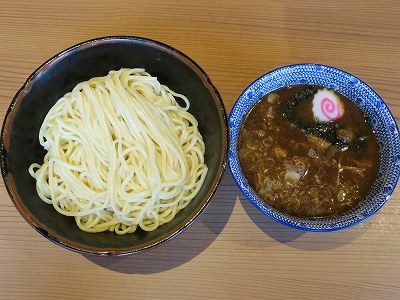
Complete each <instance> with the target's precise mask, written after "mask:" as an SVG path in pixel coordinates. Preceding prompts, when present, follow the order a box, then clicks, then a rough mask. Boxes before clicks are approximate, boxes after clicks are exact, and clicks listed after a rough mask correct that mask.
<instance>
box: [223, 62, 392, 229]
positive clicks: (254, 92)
mask: <svg viewBox="0 0 400 300" xmlns="http://www.w3.org/2000/svg"><path fill="white" fill-rule="evenodd" d="M295 84H314V85H319V86H324V87H328V88H331V89H333V90H335V91H337V92H338V93H340V94H342V95H344V96H346V97H347V98H349V99H350V100H352V101H353V102H354V103H356V104H357V105H358V106H359V107H360V108H361V109H362V110H363V111H364V113H365V114H366V115H367V116H368V117H369V118H370V119H371V124H372V126H373V128H374V130H375V133H376V136H377V139H378V142H379V146H380V150H379V155H380V166H379V172H378V176H377V179H376V180H375V182H374V184H373V186H372V187H371V190H370V192H369V194H368V195H367V197H366V199H364V200H363V201H361V202H360V203H359V205H358V206H356V207H355V208H353V209H351V210H350V211H348V212H346V213H345V214H343V215H340V216H333V217H327V218H322V219H303V218H298V217H293V216H288V215H286V214H284V213H281V212H279V211H278V210H276V209H275V208H273V207H271V206H270V205H268V204H267V203H265V202H264V201H263V200H262V199H260V198H259V197H258V196H257V195H256V193H255V192H254V191H253V190H252V188H251V187H250V186H249V184H248V183H247V180H246V178H245V177H244V175H243V173H242V170H241V168H240V164H239V158H238V151H237V145H238V137H239V132H240V128H241V125H242V122H243V121H244V119H245V117H246V115H247V113H248V112H249V111H250V109H251V108H252V107H253V106H254V105H255V104H256V103H257V102H258V101H259V100H260V98H261V97H262V96H264V95H266V94H268V93H270V92H272V91H274V90H276V89H279V88H281V87H284V86H286V85H295ZM229 129H230V133H229V134H230V142H229V143H230V150H229V166H230V169H231V172H232V175H233V177H234V179H235V180H236V183H237V185H238V186H239V188H240V189H241V191H242V192H243V194H244V195H245V196H246V198H247V199H248V200H250V202H251V203H252V204H253V205H254V206H255V207H256V208H258V209H259V210H260V211H262V212H263V213H264V214H266V215H267V216H269V217H271V218H272V219H274V220H276V221H278V222H280V223H282V224H285V225H288V226H290V227H294V228H297V229H302V230H308V231H333V230H339V229H344V228H347V227H350V226H354V225H356V224H359V223H361V222H363V221H365V220H366V219H368V218H369V217H371V216H372V215H373V214H374V213H376V212H377V211H378V210H379V209H380V208H381V207H382V206H383V205H384V204H385V203H386V201H387V200H388V199H389V197H390V195H391V194H392V193H393V190H394V188H395V187H396V184H397V181H398V179H399V174H400V137H399V136H400V134H399V129H398V127H397V124H396V121H395V119H394V117H393V115H392V113H391V112H390V110H389V108H388V107H387V105H386V104H385V102H384V101H383V100H382V99H381V98H380V97H379V95H378V94H377V93H376V92H375V91H374V90H373V89H372V88H370V87H369V86H368V85H367V84H365V83H364V82H363V81H361V80H360V79H358V78H357V77H355V76H353V75H351V74H349V73H347V72H344V71H342V70H339V69H336V68H333V67H329V66H324V65H318V64H297V65H290V66H286V67H282V68H279V69H276V70H273V71H271V72H269V73H267V74H265V75H263V76H261V77H260V78H258V79H257V80H256V81H254V82H253V83H252V84H250V86H249V87H247V88H246V89H245V90H244V92H243V93H242V94H241V95H240V96H239V98H238V99H237V101H236V103H235V105H234V106H233V108H232V110H231V113H230V116H229Z"/></svg>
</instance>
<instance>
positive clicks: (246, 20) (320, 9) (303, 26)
mask: <svg viewBox="0 0 400 300" xmlns="http://www.w3.org/2000/svg"><path fill="white" fill-rule="evenodd" d="M399 15H400V4H399V2H398V1H396V0H382V1H370V0H365V1H342V0H338V1H332V0H329V1H317V0H304V1H295V0H288V1H276V0H248V1H236V0H221V1H210V0H207V1H197V2H196V1H191V2H189V1H183V0H171V1H159V0H156V1H146V0H137V1H128V0H114V1H105V0H96V1H94V0H79V1H78V0H70V1H60V0H56V1H49V0H37V1H27V0H20V1H11V0H0V28H1V30H0V115H1V117H2V118H4V115H5V112H6V110H7V108H8V105H9V103H10V101H11V99H12V98H13V96H14V95H15V93H16V92H17V91H18V89H19V88H20V86H21V85H22V84H23V83H24V81H25V80H26V78H27V77H28V76H29V75H30V74H31V73H32V72H33V71H34V70H35V69H36V68H37V67H39V66H40V64H42V63H43V62H44V61H45V60H47V59H48V58H50V57H51V56H52V55H54V54H56V53H58V52H60V51H62V50H63V49H65V48H67V47H70V46H72V45H74V44H76V43H79V42H81V41H84V40H87V39H91V38H94V37H100V36H108V35H134V36H142V37H147V38H151V39H155V40H159V41H161V42H164V43H167V44H169V45H171V46H173V47H175V48H177V49H179V50H181V51H182V52H184V53H186V54H187V55H188V56H190V57H191V58H193V59H194V60H195V61H196V62H197V63H198V64H199V65H200V66H201V67H202V68H203V69H204V70H205V71H206V72H207V73H208V75H209V76H210V78H211V80H212V81H213V83H214V84H215V85H216V86H217V88H218V89H219V91H220V93H221V95H222V97H223V99H224V102H225V105H226V107H227V110H228V112H229V111H230V109H231V107H232V105H233V103H234V101H235V100H236V98H237V97H238V96H239V95H240V93H241V91H243V89H244V88H245V87H246V86H247V85H248V84H250V83H251V82H252V81H253V80H254V79H256V78H257V77H259V76H260V75H262V74H264V73H266V72H267V71H270V70H272V69H274V68H277V67H279V66H283V65H288V64H292V63H302V62H315V63H322V64H327V65H332V66H336V67H338V68H341V69H344V70H346V71H348V72H351V73H353V74H355V75H356V76H358V77H359V78H361V79H362V80H364V81H365V82H367V83H368V84H369V85H370V86H371V87H372V88H374V89H375V90H376V91H377V92H378V93H379V94H380V96H381V97H382V98H383V99H384V100H385V101H386V103H387V104H388V106H389V107H390V109H391V110H392V112H393V114H394V116H395V118H396V120H397V121H399V120H400V101H399V96H398V95H399V86H400V60H399V55H400V31H399V28H400V18H399ZM399 200H400V191H399V188H398V187H397V188H396V190H395V192H394V194H393V196H392V197H391V198H390V200H389V202H388V203H387V204H386V205H385V206H384V207H383V208H382V209H381V210H380V211H379V212H378V214H376V215H375V216H373V217H372V218H371V219H370V220H368V221H367V222H365V223H363V224H361V225H359V226H356V227H354V228H351V229H348V230H344V231H339V232H333V233H306V232H301V231H297V230H294V229H290V228H287V227H284V226H282V225H280V224H277V223H276V222H274V221H272V220H269V219H267V218H266V217H264V216H263V215H262V214H261V213H260V212H258V211H257V210H256V209H255V208H254V207H253V206H252V205H251V204H249V202H248V201H247V200H246V199H245V198H244V196H243V195H242V194H241V193H240V191H239V190H238V188H237V187H236V185H235V183H234V181H233V179H232V176H231V174H230V173H229V171H227V172H226V174H225V176H224V180H223V182H222V185H221V187H220V189H219V190H218V193H217V194H216V195H215V197H214V199H213V201H212V203H211V205H210V206H209V207H208V209H207V210H206V211H205V213H204V214H203V215H202V216H201V217H200V218H199V219H198V220H197V221H196V222H195V223H194V224H193V225H192V226H191V227H190V228H189V229H188V230H187V231H185V232H184V233H182V234H181V235H179V236H178V237H177V238H175V239H173V240H172V241H170V242H169V243H167V244H166V245H164V246H162V247H160V248H157V249H154V250H152V251H149V252H146V253H144V254H140V255H135V256H129V257H124V258H97V257H87V256H82V255H79V254H76V253H72V252H69V251H67V250H64V249H62V248H60V247H59V246H56V245H54V244H52V243H50V242H48V241H47V240H45V239H44V238H43V237H41V236H40V235H39V234H37V233H36V232H35V231H34V230H33V229H32V228H30V227H29V225H27V223H26V222H25V221H24V220H23V218H22V217H21V216H20V215H19V213H18V212H17V211H16V209H15V208H14V206H13V204H12V202H11V200H10V199H9V197H8V195H7V192H6V190H5V187H4V184H3V183H1V184H0V224H1V226H0V266H1V267H0V268H1V272H0V298H1V299H87V298H93V299H107V298H113V299H136V298H137V299H139V298H144V297H149V298H150V297H151V298H155V299H188V298H189V299H263V298H265V299H360V298H363V299H398V298H399V295H400V208H399Z"/></svg>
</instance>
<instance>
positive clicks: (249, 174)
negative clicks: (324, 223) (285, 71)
mask: <svg viewBox="0 0 400 300" xmlns="http://www.w3.org/2000/svg"><path fill="white" fill-rule="evenodd" d="M308 87H310V86H309V85H295V86H290V87H284V88H281V89H278V90H276V91H274V92H272V93H270V94H268V95H266V96H264V97H263V98H261V100H260V101H259V102H258V103H257V104H256V105H255V106H254V107H253V108H252V109H251V111H250V112H249V114H248V115H247V117H246V119H245V121H244V123H243V125H242V128H241V131H240V135H239V143H238V153H239V161H240V165H241V168H242V170H243V173H244V175H245V177H246V179H247V181H248V183H249V184H250V186H251V187H252V188H253V190H254V191H255V192H256V193H257V194H258V196H259V197H260V198H262V199H263V200H264V201H265V202H267V203H268V204H270V205H272V206H273V207H275V208H276V209H278V210H279V211H281V212H283V213H287V214H289V215H294V216H298V217H306V218H318V217H326V216H332V215H338V214H342V213H344V212H346V211H347V210H349V209H350V208H351V207H354V206H355V205H357V204H358V203H359V202H360V201H361V200H362V199H363V198H364V197H365V196H366V195H367V193H368V191H369V189H370V187H371V185H372V183H373V181H374V180H375V178H376V174H377V169H378V164H379V154H378V143H377V140H376V137H375V134H374V132H373V129H372V128H371V126H370V125H369V123H368V120H367V119H366V117H365V115H364V114H363V112H362V111H361V110H360V108H358V107H357V106H356V105H355V104H354V103H353V102H351V101H350V100H349V99H347V98H345V97H344V96H342V95H340V94H338V93H335V94H336V95H337V96H339V98H340V100H341V101H342V103H343V106H344V115H343V116H342V117H341V118H340V119H338V120H335V121H331V122H335V123H338V124H339V125H340V127H341V129H339V130H338V131H337V132H336V133H337V136H338V137H339V138H340V139H342V140H344V141H348V142H349V143H350V144H351V146H350V147H349V148H348V149H347V150H345V151H344V150H343V149H341V148H339V147H336V146H334V145H332V144H330V143H329V142H327V141H326V140H325V139H323V138H320V137H317V136H315V135H313V134H309V133H308V132H306V131H304V130H302V129H299V128H298V127H296V126H294V125H293V122H291V121H290V120H289V119H288V118H285V117H284V116H283V112H284V109H285V107H286V106H285V105H286V104H287V101H288V100H289V99H291V98H292V97H293V96H294V95H296V94H297V93H299V92H301V91H303V90H304V89H305V88H308ZM316 88H319V87H316ZM321 89H322V87H321ZM317 90H318V89H317ZM312 98H313V97H309V98H308V99H305V100H303V101H301V102H300V103H299V104H298V105H296V106H295V107H294V108H293V114H294V115H295V116H296V118H297V120H300V121H301V123H302V124H304V125H305V126H308V125H310V124H315V123H316V121H315V119H314V116H313V112H312Z"/></svg>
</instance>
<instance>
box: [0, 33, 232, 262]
mask: <svg viewBox="0 0 400 300" xmlns="http://www.w3.org/2000/svg"><path fill="white" fill-rule="evenodd" d="M108 42H122V43H131V42H132V43H146V44H148V45H151V47H158V48H160V49H162V50H163V51H166V52H170V53H173V54H174V55H176V56H177V57H178V58H179V60H180V61H182V62H183V64H186V65H191V68H192V69H194V70H197V71H198V74H199V75H201V80H202V81H203V82H204V83H205V86H206V87H207V88H208V89H209V91H210V93H212V96H213V97H212V98H213V102H214V103H215V105H216V108H217V111H218V112H219V115H220V120H219V121H220V124H221V133H222V140H221V143H222V146H221V153H218V155H220V156H221V161H220V163H219V165H218V166H217V172H216V176H215V178H214V179H213V180H212V182H211V184H210V191H209V192H208V193H207V194H206V196H205V197H204V198H205V199H203V200H202V201H201V202H200V203H199V206H198V207H196V208H195V209H194V210H193V212H192V213H191V214H189V216H188V217H186V218H184V219H183V220H182V222H181V223H179V224H178V225H179V226H178V227H176V228H173V229H171V232H170V233H168V232H167V233H166V234H163V235H161V236H160V237H159V238H157V239H155V240H153V241H150V242H147V243H145V244H144V246H142V244H139V245H138V246H129V247H123V248H112V247H110V248H106V249H103V248H100V247H94V246H87V245H84V246H83V245H81V244H80V243H76V242H73V241H70V240H69V239H66V238H64V237H63V236H61V235H59V234H55V235H52V234H49V232H48V231H47V230H46V229H43V227H46V226H44V225H43V224H42V223H41V222H40V221H38V220H37V219H36V217H35V216H34V215H32V214H31V213H30V211H29V210H28V209H27V208H26V207H25V205H24V204H23V201H22V199H21V198H20V197H19V195H18V193H15V191H14V190H13V189H12V188H11V184H10V178H9V176H8V175H9V172H8V167H7V163H8V162H7V144H8V143H9V140H8V139H9V137H8V135H9V132H7V129H8V126H11V125H10V124H12V122H13V120H14V114H15V110H14V107H15V105H16V104H17V102H18V100H19V97H20V96H21V93H23V92H24V91H25V90H27V89H28V88H29V85H30V83H31V82H32V81H33V80H34V78H35V77H36V76H38V75H39V74H41V72H43V71H45V70H46V67H47V66H49V65H51V64H52V63H54V62H55V61H57V60H58V59H62V58H63V57H64V56H66V55H67V54H69V53H71V52H73V51H75V50H77V49H80V48H83V47H91V46H95V45H101V44H107V43H108ZM228 141H229V131H228V116H227V112H226V107H225V104H224V102H223V100H222V97H221V95H220V93H219V91H218V90H217V88H216V86H215V85H214V84H213V83H212V81H211V79H210V78H209V76H208V75H207V74H206V72H205V71H204V70H203V68H201V67H200V65H199V64H198V63H196V62H195V61H194V60H193V59H192V58H190V57H189V56H187V55H186V54H185V53H183V52H181V51H179V50H177V49H176V48H173V47H171V46H169V45H167V44H165V43H163V42H160V41H157V40H154V39H150V38H145V37H140V36H131V35H112V36H102V37H97V38H92V39H89V40H85V41H82V42H79V43H77V44H75V45H73V46H70V47H68V48H66V49H64V50H62V51H60V52H58V53H57V54H55V55H53V56H51V57H50V58H49V59H47V60H46V61H45V62H43V63H42V64H41V65H40V66H39V67H37V68H36V69H35V70H34V71H33V72H32V73H31V74H30V75H29V76H28V77H27V79H26V80H25V82H24V83H23V85H22V86H21V87H20V88H19V89H18V91H17V92H16V94H15V95H14V97H13V98H12V100H11V102H10V105H9V107H8V109H7V111H6V113H5V116H4V119H3V124H2V128H1V139H0V167H1V174H2V178H3V182H4V184H5V187H6V190H7V193H8V195H9V197H10V199H11V201H12V202H13V204H14V206H15V207H16V209H17V210H18V212H19V213H20V215H21V216H22V217H23V218H24V219H25V221H26V222H27V223H28V224H29V225H30V226H31V227H33V228H34V229H35V230H36V231H37V232H38V233H39V234H41V235H42V236H44V237H45V238H46V239H48V240H49V241H51V242H53V243H55V244H57V245H59V246H61V247H63V248H65V249H68V250H71V251H73V252H77V253H80V254H90V255H95V256H123V255H131V254H137V253H141V252H145V251H148V250H150V249H152V248H156V247H158V246H160V245H162V244H164V243H166V242H168V241H170V240H171V239H173V238H174V237H176V236H177V235H178V234H179V233H181V232H183V231H184V230H185V229H187V228H188V227H189V226H190V225H191V224H192V223H193V222H194V221H195V220H196V219H197V218H198V217H199V216H200V215H201V214H202V213H203V211H204V210H205V209H206V207H207V206H208V205H209V203H210V201H211V199H212V198H213V196H214V194H215V193H216V191H217V189H218V187H219V185H220V183H221V181H222V177H223V175H224V173H225V171H226V165H227V161H228V147H229V142H228ZM11 179H12V178H11ZM71 242H72V243H71Z"/></svg>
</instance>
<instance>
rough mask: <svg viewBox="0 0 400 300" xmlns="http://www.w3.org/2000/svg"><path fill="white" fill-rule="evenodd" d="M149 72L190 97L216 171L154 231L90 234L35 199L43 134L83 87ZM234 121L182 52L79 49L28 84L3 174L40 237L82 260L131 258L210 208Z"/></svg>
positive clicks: (4, 153) (131, 43)
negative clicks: (125, 71)
mask: <svg viewBox="0 0 400 300" xmlns="http://www.w3.org/2000/svg"><path fill="white" fill-rule="evenodd" d="M123 67H126V68H134V67H139V68H145V69H146V71H147V72H149V73H150V74H151V75H153V76H156V77H157V78H158V80H159V81H160V82H161V83H162V84H165V85H167V86H168V87H170V88H171V89H172V90H174V91H176V92H179V93H182V94H184V95H186V96H187V97H188V98H189V100H190V103H191V106H190V109H189V111H190V112H191V113H192V114H193V115H194V116H195V117H196V119H197V120H198V122H199V130H200V132H201V133H202V135H203V138H204V142H205V145H206V154H205V161H206V164H207V166H208V168H209V171H208V174H207V177H206V179H205V182H204V184H203V186H202V188H201V190H200V192H199V193H198V195H197V196H196V197H195V198H194V199H193V200H192V201H191V203H190V204H189V205H188V206H187V207H186V208H185V209H183V210H182V211H180V212H179V213H178V214H177V215H176V216H175V218H174V219H173V220H172V221H171V222H170V223H167V224H164V225H162V226H160V227H159V228H157V229H156V230H155V231H152V232H144V231H141V230H138V231H136V232H135V233H133V234H127V235H124V236H118V235H116V234H115V233H113V232H102V233H95V234H93V233H86V232H83V231H81V230H80V229H79V228H78V227H77V226H76V223H75V220H74V218H73V217H66V216H63V215H61V214H59V213H57V212H56V211H55V209H54V208H53V207H52V205H48V204H46V203H44V202H43V201H42V200H41V199H40V198H39V197H38V195H37V193H36V186H35V180H34V179H33V178H32V177H31V176H30V175H29V173H28V167H29V166H30V164H32V163H34V162H41V161H43V157H44V154H45V151H44V149H43V148H42V147H41V145H40V144H39V140H38V132H39V128H40V126H41V124H42V122H43V120H44V117H45V116H46V114H47V112H48V111H49V109H50V108H51V107H52V106H53V105H54V103H55V102H56V101H57V100H58V99H59V98H60V97H62V96H63V95H64V94H65V93H66V92H68V91H70V90H72V88H73V87H74V86H75V85H76V84H78V83H79V82H82V81H85V80H88V79H90V78H92V77H96V76H105V75H107V74H108V72H109V71H110V70H118V69H120V68H123ZM227 136H228V132H227V117H226V111H225V108H224V105H223V102H222V100H221V97H220V95H219V93H218V91H217V89H216V88H215V87H214V86H213V84H212V83H211V81H210V79H209V78H208V76H207V75H206V74H205V72H204V71H203V70H202V69H201V68H200V67H199V66H198V65H197V64H196V63H195V62H194V61H193V60H191V59H190V58H189V57H187V56H186V55H184V54H183V53H181V52H179V51H177V50H175V49H173V48H171V47H169V46H167V45H165V44H162V43H159V42H156V41H152V40H149V39H144V38H137V37H105V38H99V39H94V40H90V41H87V42H83V43H80V44H78V45H76V46H73V47H71V48H69V49H67V50H65V51H63V52H61V53H59V54H57V55H55V56H54V57H52V58H51V59H50V60H48V61H47V62H45V63H44V64H43V65H42V66H41V67H39V68H38V69H37V70H36V71H35V72H34V73H33V74H32V75H31V76H30V77H29V78H28V80H27V81H26V82H25V84H24V85H23V86H22V88H21V89H20V90H19V91H18V93H17V94H16V95H15V97H14V99H13V100H12V102H11V105H10V107H9V109H8V111H7V114H6V117H5V120H4V123H3V128H2V134H1V170H2V175H3V178H4V182H5V185H6V187H7V190H8V193H9V195H10V197H11V199H12V201H13V202H14V205H15V207H16V208H17V209H18V211H19V212H20V213H21V215H22V216H23V217H24V218H25V220H26V221H27V222H28V223H29V224H30V225H31V226H33V227H34V228H35V229H36V230H37V231H38V232H39V233H41V234H42V235H43V236H45V237H46V238H47V239H49V240H51V241H53V242H55V243H56V244H58V245H60V246H63V247H65V248H68V249H70V250H74V251H78V252H81V253H90V254H99V255H122V254H132V253H137V252H140V251H143V250H147V249H150V248H152V247H155V246H157V245H160V244H161V243H163V242H165V241H167V240H169V239H171V238H172V237H174V236H176V235H177V234H178V233H180V232H181V231H182V230H184V229H185V228H186V227H188V226H189V225H190V224H191V223H192V222H193V221H194V220H195V218H196V217H198V216H199V214H200V213H201V212H202V211H203V210H204V209H205V207H206V206H207V204H208V203H209V201H210V199H211V197H212V196H213V194H214V193H215V191H216V189H217V186H218V184H219V183H220V181H221V177H222V174H223V172H224V170H225V165H226V155H227Z"/></svg>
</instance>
